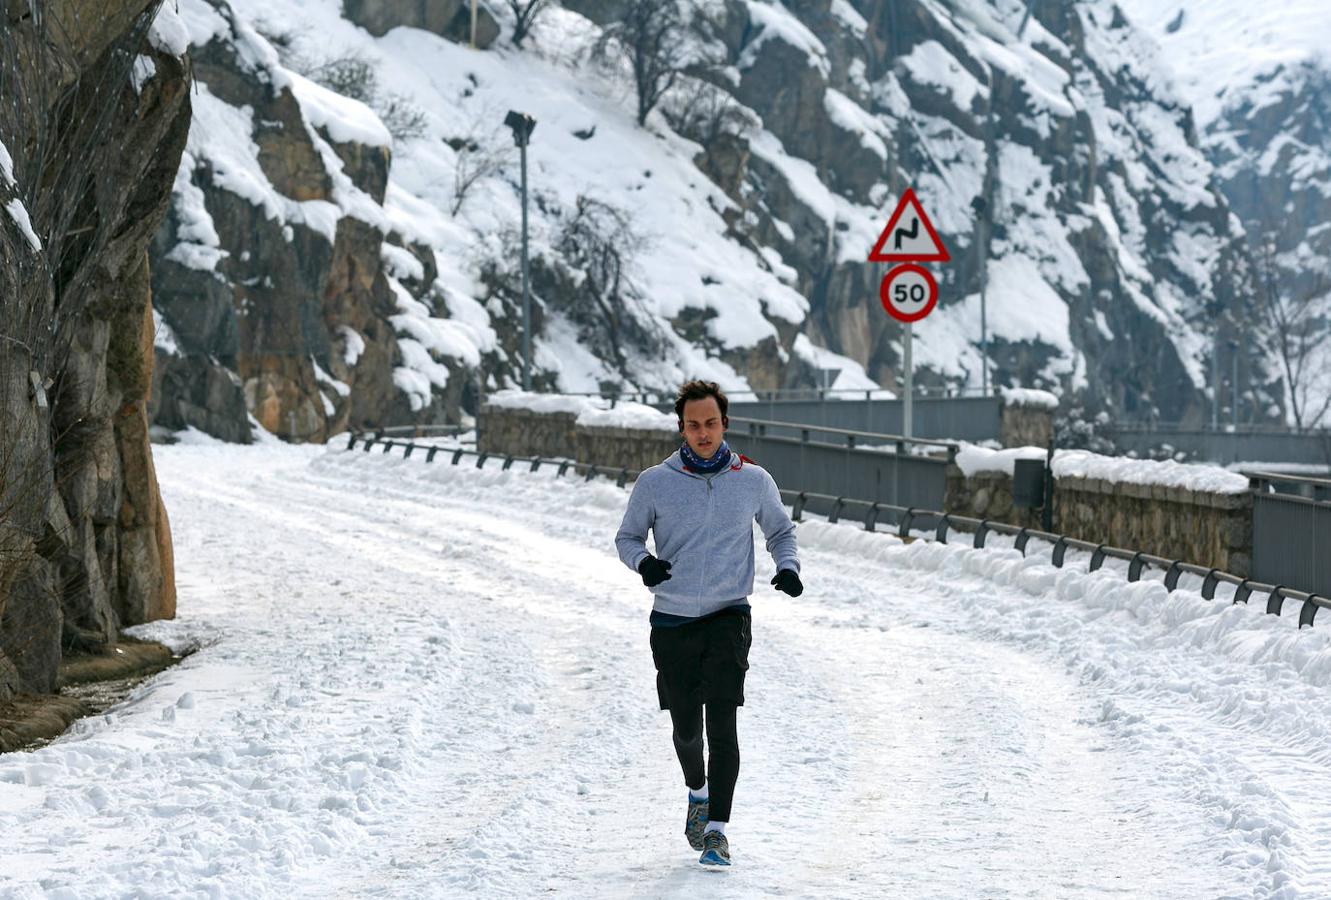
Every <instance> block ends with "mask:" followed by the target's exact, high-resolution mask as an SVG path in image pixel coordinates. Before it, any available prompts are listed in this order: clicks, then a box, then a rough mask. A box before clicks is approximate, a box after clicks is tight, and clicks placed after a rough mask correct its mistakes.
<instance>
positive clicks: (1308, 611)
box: [1299, 594, 1319, 628]
mask: <svg viewBox="0 0 1331 900" xmlns="http://www.w3.org/2000/svg"><path fill="white" fill-rule="evenodd" d="M1318 599H1319V598H1318V596H1317V595H1316V594H1309V595H1308V599H1307V600H1304V601H1303V608H1302V609H1300V610H1299V627H1300V628H1302V627H1303V626H1305V625H1307V626H1308V627H1309V628H1312V627H1313V619H1314V618H1316V617H1317V609H1318V607H1317V600H1318Z"/></svg>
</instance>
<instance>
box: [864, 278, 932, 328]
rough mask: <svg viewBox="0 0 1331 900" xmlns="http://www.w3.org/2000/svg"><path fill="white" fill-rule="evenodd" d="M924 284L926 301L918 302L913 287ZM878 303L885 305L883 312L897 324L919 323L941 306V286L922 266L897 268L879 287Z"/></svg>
mask: <svg viewBox="0 0 1331 900" xmlns="http://www.w3.org/2000/svg"><path fill="white" fill-rule="evenodd" d="M920 282H923V287H924V290H925V292H926V293H927V297H926V298H925V299H923V300H919V299H916V297H915V291H913V290H912V287H914V286H915V285H919V284H920ZM878 299H880V300H881V301H882V302H883V309H885V310H887V314H888V315H889V316H891V317H892V318H894V319H896V320H897V321H898V322H918V321H920V319H923V318H924V317H925V316H927V315H929V313H931V312H933V311H934V307H935V306H937V305H938V282H937V281H934V276H933V275H932V274H930V272H929V270H928V269H926V268H924V267H923V266H917V265H915V264H914V263H906V264H905V265H901V266H897V267H896V268H894V269H893V270H892V271H890V272H888V273H887V275H886V276H884V278H883V283H882V284H881V285H879V287H878Z"/></svg>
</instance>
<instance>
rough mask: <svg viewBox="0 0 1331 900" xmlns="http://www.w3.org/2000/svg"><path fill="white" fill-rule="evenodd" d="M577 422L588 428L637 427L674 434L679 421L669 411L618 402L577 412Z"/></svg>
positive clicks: (677, 428) (677, 429)
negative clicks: (611, 407)
mask: <svg viewBox="0 0 1331 900" xmlns="http://www.w3.org/2000/svg"><path fill="white" fill-rule="evenodd" d="M577 424H579V425H582V426H585V427H589V428H638V429H642V430H644V431H664V432H669V433H671V434H675V433H677V432H678V431H679V423H678V422H677V421H676V420H675V417H674V416H672V415H670V414H669V413H663V412H661V411H660V410H659V409H655V408H653V407H651V406H647V405H645V404H642V403H631V402H630V403H624V402H621V403H618V404H616V406H615V407H614V409H586V410H583V411H582V412H581V413H579V414H578V421H577Z"/></svg>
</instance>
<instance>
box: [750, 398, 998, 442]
mask: <svg viewBox="0 0 1331 900" xmlns="http://www.w3.org/2000/svg"><path fill="white" fill-rule="evenodd" d="M902 407H903V404H902V402H901V401H900V400H817V399H810V400H771V401H763V402H757V403H753V402H748V401H743V402H736V401H733V400H732V401H731V403H730V410H729V412H730V415H732V416H734V417H736V418H749V419H768V420H771V421H776V422H798V423H800V424H803V425H821V426H823V427H824V428H844V429H847V430H851V431H873V432H878V433H880V434H901V432H902V427H903V425H904V422H903V417H902ZM1002 413H1003V401H1002V400H1001V399H999V398H998V397H952V398H948V399H943V398H939V399H924V398H919V399H916V401H915V410H914V421H913V424H914V427H913V429H912V431H914V434H915V437H922V438H937V439H939V440H957V441H984V440H998V439H999V435H1000V426H1001V420H1002Z"/></svg>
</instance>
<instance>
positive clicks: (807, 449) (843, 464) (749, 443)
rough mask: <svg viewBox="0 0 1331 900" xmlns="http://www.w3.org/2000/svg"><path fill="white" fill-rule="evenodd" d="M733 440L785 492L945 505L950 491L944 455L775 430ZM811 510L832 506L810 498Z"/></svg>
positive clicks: (933, 506) (824, 510) (821, 511)
mask: <svg viewBox="0 0 1331 900" xmlns="http://www.w3.org/2000/svg"><path fill="white" fill-rule="evenodd" d="M730 441H731V444H732V445H733V446H734V447H735V449H737V450H739V451H740V452H742V453H744V455H745V456H748V457H750V458H751V459H753V460H754V461H756V462H757V463H758V464H759V465H760V466H762V467H763V468H764V469H766V470H767V471H768V472H770V473H771V474H772V477H773V478H774V479H775V480H776V483H777V484H778V485H779V486H780V487H782V488H784V489H785V490H790V491H808V492H809V493H815V494H829V495H831V496H834V497H849V498H854V499H857V500H867V501H871V502H872V501H879V502H882V503H892V504H896V505H898V506H919V507H924V508H927V509H942V508H943V502H944V500H945V496H946V493H947V475H946V473H947V462H946V460H943V459H935V458H930V457H920V456H899V455H897V454H895V453H884V452H882V451H878V450H866V449H862V448H858V447H855V448H851V447H846V446H836V445H833V444H827V443H821V442H818V441H812V440H811V441H801V440H799V439H798V438H793V437H783V436H778V435H772V434H766V435H758V434H743V435H740V434H734V435H731V437H730ZM807 508H808V509H809V511H810V512H814V513H818V514H820V515H826V514H827V512H828V511H829V504H827V503H820V502H814V501H810V503H809V505H808V507H807Z"/></svg>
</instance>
